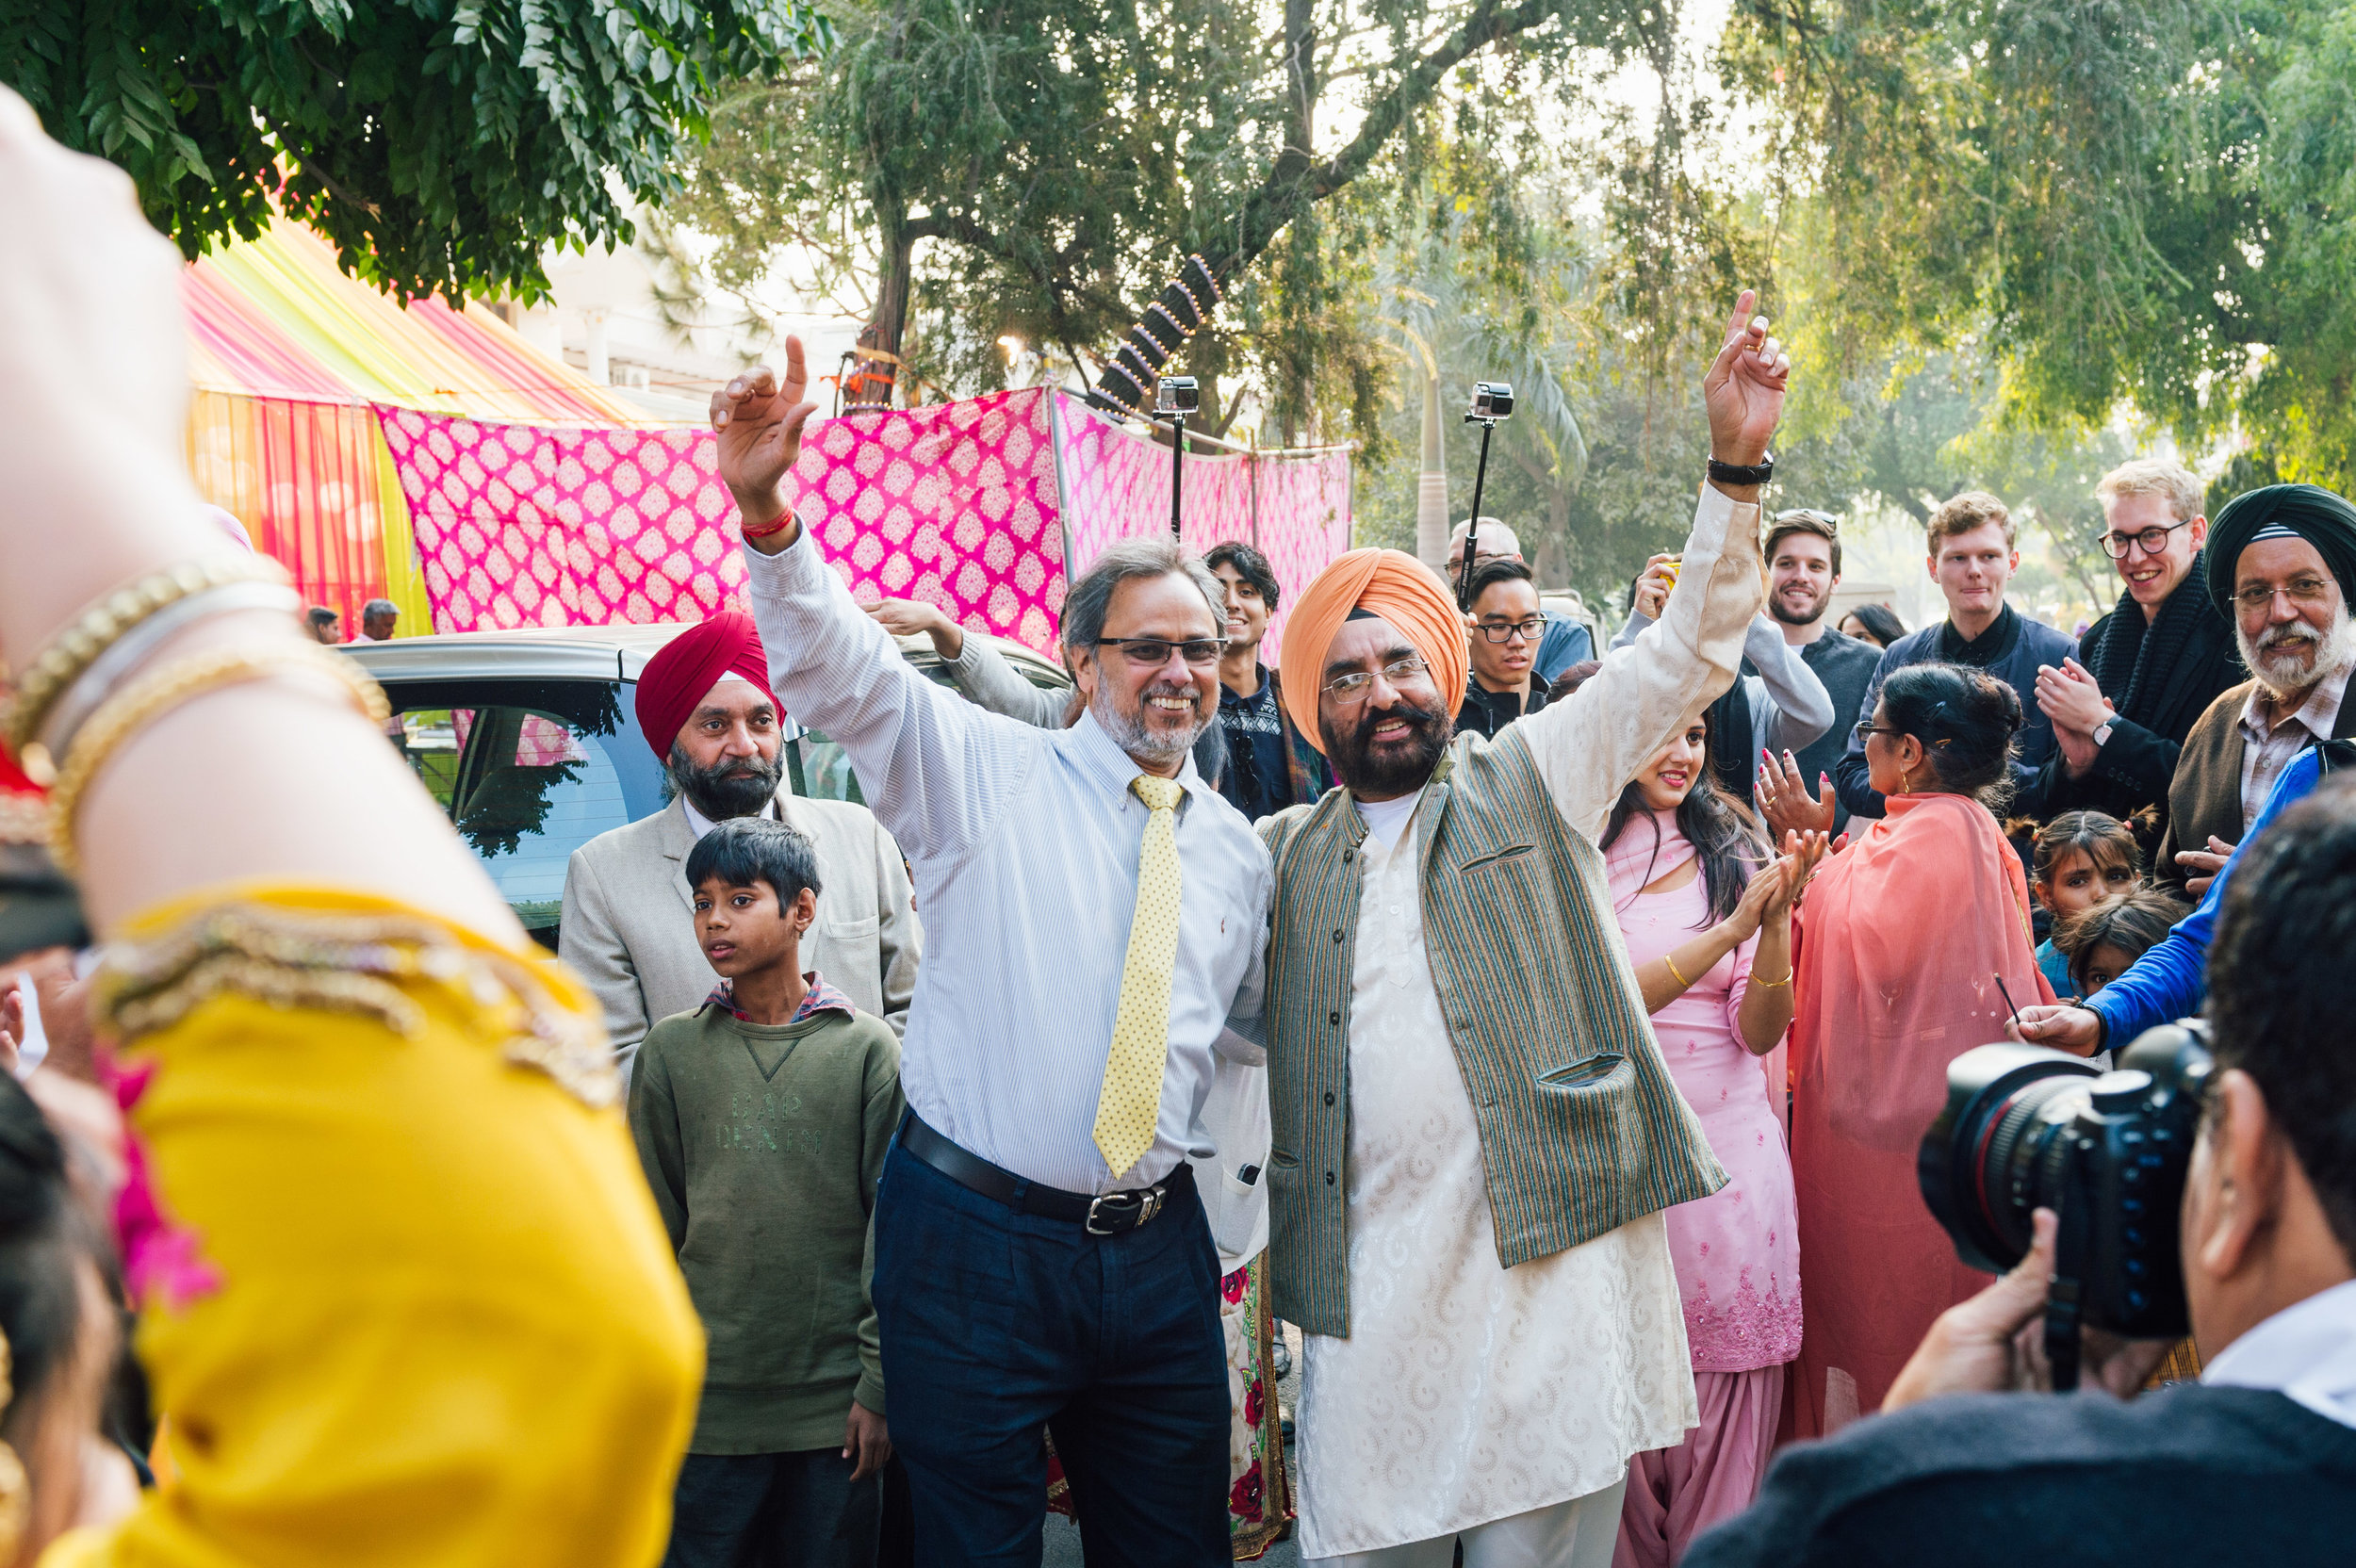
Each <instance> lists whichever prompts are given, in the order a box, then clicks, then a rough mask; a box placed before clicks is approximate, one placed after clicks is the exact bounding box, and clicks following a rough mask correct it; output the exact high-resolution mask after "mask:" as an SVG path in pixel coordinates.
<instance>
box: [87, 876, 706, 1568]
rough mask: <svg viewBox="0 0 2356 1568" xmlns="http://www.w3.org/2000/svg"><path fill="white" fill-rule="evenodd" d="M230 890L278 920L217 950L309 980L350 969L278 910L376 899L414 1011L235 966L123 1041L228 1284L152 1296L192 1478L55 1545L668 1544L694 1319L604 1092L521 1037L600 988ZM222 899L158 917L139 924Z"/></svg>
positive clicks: (179, 1189)
mask: <svg viewBox="0 0 2356 1568" xmlns="http://www.w3.org/2000/svg"><path fill="white" fill-rule="evenodd" d="M232 896H234V900H235V902H234V904H231V905H228V906H226V907H229V908H231V909H236V910H244V911H250V912H253V913H254V914H255V915H258V916H260V917H262V918H263V919H264V920H265V921H266V922H269V923H270V927H269V928H270V930H271V931H272V932H273V933H274V934H275V936H276V937H277V938H278V939H279V940H280V943H281V945H280V946H278V947H276V948H274V949H270V950H269V955H270V956H266V957H254V956H252V955H253V954H254V953H259V952H263V951H264V944H261V943H254V944H252V945H251V947H250V949H249V950H248V951H246V952H245V953H242V954H240V953H239V952H238V951H237V949H235V948H234V947H233V948H232V949H231V954H230V960H231V961H230V970H231V972H232V973H233V974H234V973H237V972H239V971H238V968H237V966H239V965H246V964H251V965H259V966H260V970H255V971H248V972H247V973H249V974H250V975H253V974H260V973H261V972H262V971H268V972H269V974H270V975H275V976H276V977H277V978H278V980H279V981H281V982H286V983H290V984H292V985H294V986H295V987H296V988H297V989H298V990H300V988H302V987H303V986H304V985H306V984H307V985H312V986H314V987H319V986H320V985H321V981H322V977H324V979H325V980H326V981H328V982H334V981H336V980H339V979H345V978H348V977H349V976H350V975H351V974H352V969H351V968H349V967H343V966H339V965H336V964H333V963H331V964H330V965H329V966H328V967H326V968H323V969H314V970H312V971H310V972H309V973H308V974H307V976H306V975H305V974H304V973H303V972H299V971H296V970H293V969H290V968H289V967H288V966H287V965H286V962H285V961H284V960H283V958H282V957H281V956H280V955H283V954H284V952H285V951H286V948H285V946H284V939H285V938H286V936H287V934H288V933H290V932H291V933H294V934H296V935H298V936H299V937H301V938H302V939H303V940H304V941H305V942H308V941H310V940H311V937H310V936H308V935H305V934H306V933H313V932H316V938H317V943H318V946H317V947H316V948H314V949H313V951H315V952H337V951H342V948H341V947H340V946H339V945H338V944H347V943H350V942H351V941H352V940H353V939H354V936H355V932H359V933H361V934H363V935H365V931H364V930H363V928H362V927H357V926H355V925H354V924H352V922H354V921H359V922H369V921H381V922H387V923H390V924H389V925H386V926H384V927H381V928H376V929H377V930H378V935H377V937H376V938H375V939H377V940H380V941H384V942H392V943H393V944H394V945H396V946H399V945H400V943H401V941H406V942H407V946H406V948H404V949H402V950H403V951H406V952H409V953H410V954H412V956H415V957H416V958H417V959H418V960H419V961H418V962H417V963H416V964H414V965H412V966H411V967H412V971H413V972H410V973H408V974H407V975H406V976H402V977H397V978H395V979H394V980H393V981H392V983H391V988H390V989H385V990H381V992H380V994H381V995H383V996H388V997H391V998H392V1004H391V1009H392V1012H393V1013H394V1014H395V1015H400V1014H401V1010H402V1009H403V1008H404V1007H406V1008H407V1009H408V1010H409V1013H408V1016H407V1018H406V1022H407V1024H408V1027H405V1028H403V1027H396V1026H395V1025H394V1023H388V1022H387V1021H384V1018H382V1017H377V1016H372V1015H370V1014H368V1013H366V1012H361V1011H355V1010H352V1007H351V1006H349V1005H341V1004H340V1003H338V1004H337V1005H330V1003H331V1002H335V1000H336V999H335V998H333V997H332V996H330V995H329V989H328V988H320V989H319V993H318V994H319V997H320V998H322V1000H319V1001H314V1002H305V1001H303V1000H302V999H301V998H300V997H298V999H297V1000H295V1001H294V1002H293V1004H292V1005H288V1004H287V1003H286V1001H284V1000H283V999H282V1001H281V1002H280V1003H279V1004H278V1005H270V1004H266V1003H263V1002H260V1001H256V1000H254V998H253V995H252V994H250V993H251V991H252V990H253V989H254V988H255V987H254V986H252V985H247V986H246V992H247V993H245V994H225V995H217V996H214V997H212V998H211V999H210V1000H195V1005H194V1006H193V1010H191V1011H188V1013H187V1015H186V1017H185V1018H183V1019H182V1020H181V1021H178V1022H176V1023H172V1024H169V1025H168V1026H165V1027H161V1028H159V1029H157V1030H156V1031H155V1032H154V1033H151V1034H148V1035H146V1036H145V1037H143V1038H141V1039H139V1041H138V1043H137V1046H136V1051H137V1053H138V1054H140V1055H152V1056H153V1057H154V1058H155V1062H156V1064H157V1070H156V1072H155V1079H154V1081H153V1083H152V1085H151V1086H150V1087H149V1088H148V1090H147V1092H146V1094H145V1095H144V1096H143V1097H142V1099H141V1100H140V1102H139V1104H138V1106H137V1108H136V1110H135V1112H134V1119H135V1120H136V1122H137V1124H138V1126H139V1130H140V1132H141V1133H142V1134H143V1135H145V1136H146V1138H147V1139H148V1140H149V1143H150V1146H151V1149H152V1152H153V1155H154V1159H155V1176H156V1180H157V1184H158V1189H159V1192H160V1195H161V1197H162V1200H163V1202H164V1203H165V1205H166V1207H167V1209H168V1210H169V1211H170V1212H171V1213H172V1215H173V1217H175V1218H176V1219H177V1220H178V1221H179V1222H180V1223H182V1224H184V1225H185V1226H187V1227H188V1229H189V1230H191V1231H192V1232H194V1233H195V1235H196V1236H197V1238H198V1245H199V1247H200V1248H201V1250H202V1252H203V1255H204V1258H205V1262H206V1263H207V1264H209V1265H210V1266H212V1267H213V1268H214V1269H216V1270H217V1271H218V1273H219V1275H220V1277H221V1285H220V1287H219V1288H218V1290H216V1291H214V1292H213V1293H212V1294H210V1295H207V1296H205V1297H202V1298H201V1299H197V1300H195V1301H193V1302H191V1303H189V1304H188V1305H186V1306H185V1307H182V1308H180V1309H179V1310H171V1309H168V1308H165V1307H162V1306H151V1308H150V1309H149V1311H148V1313H147V1315H146V1316H145V1319H144V1321H143V1323H142V1325H141V1328H140V1331H139V1351H140V1354H141V1357H142V1359H143V1360H144V1361H145V1363H146V1364H147V1367H148V1369H149V1373H150V1376H151V1379H152V1380H153V1384H154V1388H155V1397H156V1401H157V1404H158V1406H159V1408H161V1409H163V1410H165V1411H168V1412H169V1413H171V1418H172V1434H173V1436H172V1443H173V1459H174V1462H175V1463H176V1465H177V1467H178V1472H179V1475H178V1479H177V1482H176V1484H175V1485H174V1486H172V1488H171V1489H170V1490H169V1491H167V1492H162V1493H157V1494H152V1495H149V1496H148V1498H147V1499H146V1500H145V1501H144V1502H143V1504H142V1505H141V1507H140V1508H139V1511H138V1512H136V1513H135V1514H134V1515H132V1517H131V1518H130V1519H129V1520H128V1521H127V1522H125V1523H124V1524H123V1525H122V1526H120V1527H116V1528H115V1529H113V1530H110V1531H106V1532H103V1533H89V1532H85V1533H82V1534H78V1535H75V1536H70V1537H67V1538H65V1539H64V1540H61V1541H59V1542H57V1544H54V1545H53V1546H52V1547H51V1549H50V1550H49V1551H48V1552H47V1553H45V1554H44V1555H43V1557H42V1559H41V1561H42V1564H43V1568H118V1565H119V1568H129V1565H131V1564H140V1565H143V1568H144V1565H163V1568H228V1565H232V1564H235V1565H239V1568H325V1565H328V1564H335V1565H336V1568H367V1565H373V1564H383V1565H385V1568H392V1565H395V1564H400V1565H403V1568H411V1565H418V1564H434V1565H435V1568H476V1565H480V1568H535V1565H546V1568H560V1565H561V1568H596V1565H601V1564H613V1565H616V1568H620V1565H624V1564H628V1565H632V1568H645V1565H646V1564H650V1563H652V1562H654V1561H655V1560H657V1559H658V1558H659V1557H660V1556H661V1554H662V1550H663V1541H664V1540H665V1538H666V1536H667V1533H668V1528H669V1517H670V1498H671V1487H672V1483H673V1480H674V1477H675V1472H676V1470H677V1468H678V1465H679V1455H680V1454H681V1452H682V1451H683V1450H684V1448H685V1446H686V1443H687V1437H688V1433H689V1429H690V1428H691V1426H692V1423H693V1419H694V1415H695V1398H696V1391H697V1386H698V1382H699V1380H700V1375H701V1370H702V1366H701V1361H702V1354H701V1334H700V1331H699V1329H698V1327H697V1325H696V1321H695V1314H694V1311H693V1309H692V1307H691V1306H690V1304H689V1302H688V1299H687V1293H686V1290H685V1288H684V1287H683V1285H682V1284H681V1283H680V1281H679V1271H678V1268H677V1266H675V1264H674V1262H673V1260H672V1256H671V1250H670V1247H669V1245H668V1243H667V1241H666V1240H665V1238H664V1234H663V1226H662V1223H661V1221H660V1220H659V1219H658V1218H657V1217H656V1215H655V1210H654V1205H653V1202H652V1201H651V1200H650V1199H649V1198H648V1196H647V1194H646V1184H645V1181H644V1179H643V1177H642V1176H641V1175H640V1173H639V1168H638V1162H637V1158H636V1155H635V1154H634V1153H633V1152H632V1151H631V1147H630V1139H629V1135H628V1134H627V1132H626V1131H625V1129H624V1127H623V1124H622V1119H621V1117H620V1116H619V1114H618V1113H617V1112H616V1111H615V1110H614V1109H613V1108H612V1107H611V1106H608V1107H606V1108H603V1109H593V1108H592V1107H591V1106H590V1105H589V1104H587V1103H584V1102H583V1100H582V1099H581V1098H577V1097H576V1096H575V1095H574V1094H572V1093H568V1092H567V1090H566V1088H565V1087H564V1086H563V1085H562V1084H561V1083H560V1079H562V1078H563V1077H564V1074H563V1073H561V1072H556V1073H551V1072H548V1071H543V1070H537V1069H535V1068H533V1067H532V1066H529V1065H522V1064H523V1063H525V1062H526V1061H528V1060H529V1059H530V1058H531V1057H532V1053H533V1052H535V1051H540V1050H543V1049H544V1048H545V1046H546V1044H547V1042H548V1039H549V1038H550V1037H551V1036H557V1037H562V1036H564V1035H565V1034H566V1033H567V1032H568V1031H575V1032H577V1031H579V1030H581V1029H582V1028H587V1029H588V1030H589V1031H590V1032H591V1034H592V1035H595V1034H596V1033H597V1032H598V1031H597V1026H596V1023H595V1021H596V1019H597V1004H596V1002H595V999H594V998H592V997H591V996H590V995H589V993H588V992H587V991H586V990H585V989H584V988H581V985H580V984H579V983H578V982H577V981H575V980H574V979H573V978H572V977H571V976H570V975H569V973H567V972H564V970H563V969H562V968H561V967H559V966H557V965H556V964H554V963H553V962H552V961H549V960H547V959H546V958H544V957H541V956H534V955H533V954H532V953H530V952H523V951H516V950H511V949H507V948H505V947H503V946H500V945H498V944H493V943H490V942H487V941H485V940H484V939H481V938H479V937H476V936H473V935H471V934H469V933H467V932H465V931H462V930H457V929H453V928H451V927H450V926H448V925H446V924H442V923H436V922H434V921H431V920H430V919H429V918H428V917H424V916H421V915H418V914H417V913H416V912H415V911H412V910H408V909H405V908H402V907H398V906H394V905H390V904H386V903H383V902H380V901H376V900H371V899H363V898H355V897H352V896H349V895H344V894H339V893H335V892H332V891H328V890H318V889H307V888H271V889H241V890H234V893H233V895H232ZM222 898H223V895H222V894H220V893H216V894H214V895H211V896H210V897H209V898H205V899H193V900H187V901H182V902H180V903H178V904H176V905H175V906H173V907H169V908H166V909H164V910H160V911H158V912H156V913H155V914H154V915H151V916H149V917H148V918H146V919H145V920H143V921H141V922H139V923H138V925H137V926H136V928H135V929H134V930H133V932H132V933H131V940H132V942H133V944H134V948H135V950H144V951H146V952H148V953H151V954H152V953H153V952H155V950H157V949H159V948H161V947H163V946H164V945H165V944H167V943H168V942H169V941H170V940H171V939H172V934H173V933H174V932H175V931H179V932H185V931H186V930H187V929H188V923H189V922H190V921H191V920H192V919H193V918H195V917H198V916H200V915H203V914H205V913H206V912H207V907H208V906H210V907H212V912H214V913H216V914H217V913H218V912H219V910H220V908H221V907H223V906H222V904H221V900H222ZM420 929H422V930H424V931H425V932H427V934H428V935H427V938H426V939H425V940H423V941H417V940H412V939H407V938H400V939H396V938H393V937H387V936H384V931H387V930H398V931H405V932H408V933H411V934H413V935H414V933H416V932H417V931H418V930H420ZM353 951H361V950H360V949H353ZM376 951H377V952H379V953H380V954H381V953H382V952H384V951H385V949H384V948H382V947H380V948H378V949H377V950H376ZM429 976H439V977H438V978H430V977H429ZM499 976H506V977H507V978H506V979H505V980H504V981H501V980H500V979H499ZM267 977H268V976H264V978H267ZM106 983H107V982H106V980H105V979H104V978H102V980H101V982H100V984H101V986H102V987H104V986H105V985H106ZM241 984H244V983H243V982H240V981H239V980H237V979H235V978H233V979H232V980H231V988H232V990H233V992H235V991H236V989H237V988H238V987H239V986H240V985H241ZM202 989H203V988H201V987H199V988H192V989H190V990H188V991H187V992H186V993H185V995H184V996H183V998H182V1000H183V1001H184V1002H186V1001H188V1000H192V999H195V998H198V997H199V996H201V994H202ZM396 993H397V994H396ZM167 1000H169V999H167ZM535 1009H536V1010H535ZM168 1011H169V1009H168V1008H167V1012H168ZM395 1021H396V1022H399V1021H401V1018H400V1017H399V1016H396V1019H395ZM578 1086H579V1084H578V1083H576V1087H578Z"/></svg>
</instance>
